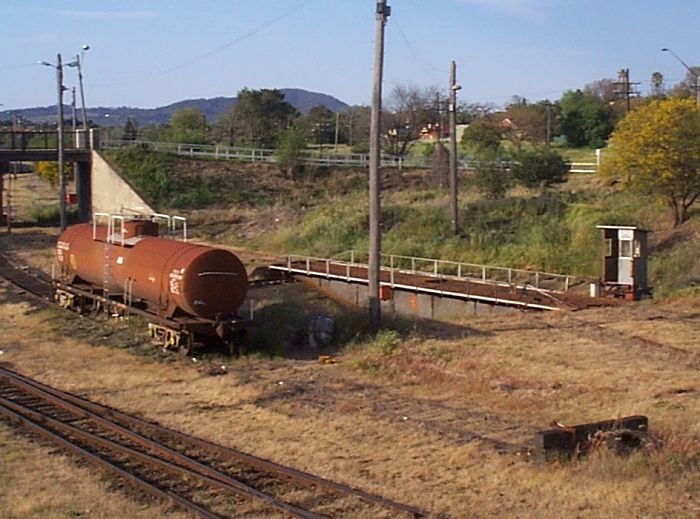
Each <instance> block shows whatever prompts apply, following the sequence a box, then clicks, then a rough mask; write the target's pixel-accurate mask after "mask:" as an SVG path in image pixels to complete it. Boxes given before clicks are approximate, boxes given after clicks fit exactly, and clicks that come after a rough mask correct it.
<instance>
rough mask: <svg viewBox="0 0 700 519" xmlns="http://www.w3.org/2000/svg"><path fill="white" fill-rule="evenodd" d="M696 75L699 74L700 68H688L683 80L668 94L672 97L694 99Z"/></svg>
mask: <svg viewBox="0 0 700 519" xmlns="http://www.w3.org/2000/svg"><path fill="white" fill-rule="evenodd" d="M697 74H700V67H697V66H694V67H690V70H688V71H687V72H686V74H685V79H684V80H683V81H681V82H680V83H677V84H676V85H675V86H674V87H673V88H672V89H671V92H670V94H671V95H672V96H674V97H683V98H685V97H693V98H695V88H696V87H697V77H698V76H697Z"/></svg>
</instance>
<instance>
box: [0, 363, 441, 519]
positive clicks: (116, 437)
mask: <svg viewBox="0 0 700 519" xmlns="http://www.w3.org/2000/svg"><path fill="white" fill-rule="evenodd" d="M0 415H2V417H3V418H4V419H5V420H7V421H9V422H11V423H13V424H16V425H19V426H22V427H23V428H24V429H26V430H27V431H29V432H30V433H31V434H32V435H35V436H39V437H41V438H43V439H44V440H47V441H49V442H51V443H53V444H55V445H57V446H59V447H60V448H61V449H63V450H65V451H67V452H69V453H71V454H73V455H75V456H78V457H79V458H80V459H82V460H85V461H87V462H89V463H91V464H93V465H96V466H98V467H100V468H101V469H102V470H104V471H106V472H108V473H110V474H111V475H112V476H113V477H115V478H116V479H117V480H119V481H120V482H122V483H128V484H129V485H131V486H132V487H134V488H136V489H137V490H138V491H140V492H142V493H145V494H147V495H150V496H152V497H154V498H156V499H159V500H164V501H167V502H170V503H172V504H174V505H176V506H178V507H180V508H184V509H186V510H189V511H190V512H192V513H194V514H196V515H197V516H199V517H205V518H214V517H228V516H236V517H245V516H260V515H261V514H262V515H265V516H268V515H272V514H274V513H277V514H278V515H281V516H287V517H298V518H319V517H334V516H338V515H342V516H346V517H358V516H359V517H425V516H427V515H428V514H427V512H425V511H423V510H420V509H418V508H415V507H412V506H409V505H405V504H401V503H397V502H395V501H391V500H388V499H385V498H383V497H380V496H377V495H374V494H370V493H367V492H364V491H361V490H358V489H355V488H352V487H349V486H347V485H344V484H341V483H336V482H333V481H330V480H327V479H322V478H319V477H317V476H314V475H311V474H308V473H305V472H301V471H298V470H295V469H292V468H289V467H285V466H282V465H279V464H276V463H274V462H271V461H268V460H264V459H262V458H258V457H256V456H252V455H250V454H246V453H243V452H241V451H238V450H235V449H232V448H228V447H224V446H221V445H217V444H214V443H212V442H209V441H207V440H203V439H200V438H196V437H193V436H190V435H187V434H184V433H181V432H177V431H174V430H172V429H168V428H165V427H162V426H160V425H157V424H154V423H151V422H148V421H145V420H142V419H140V418H137V417H134V416H130V415H128V414H126V413H122V412H120V411H118V410H116V409H112V408H109V407H107V406H104V405H101V404H97V403H94V402H90V401H88V400H85V399H83V398H80V397H78V396H76V395H73V394H70V393H66V392H63V391H59V390H57V389H54V388H51V387H49V386H46V385H44V384H41V383H39V382H37V381H34V380H31V379H29V378H26V377H24V376H22V375H20V374H18V373H15V372H13V371H10V370H8V369H4V368H0Z"/></svg>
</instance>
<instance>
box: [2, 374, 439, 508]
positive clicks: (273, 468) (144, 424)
mask: <svg viewBox="0 0 700 519" xmlns="http://www.w3.org/2000/svg"><path fill="white" fill-rule="evenodd" d="M0 372H7V373H10V374H12V375H13V377H14V378H16V379H18V380H22V381H24V382H25V383H27V384H29V385H32V386H35V387H37V388H38V389H40V390H42V391H45V392H46V393H49V394H52V395H55V396H57V397H59V398H62V399H64V400H66V401H67V402H70V403H72V404H74V405H76V406H78V407H80V408H82V409H83V410H85V411H90V412H93V413H105V414H107V415H108V416H110V417H114V418H116V419H118V420H123V421H124V422H126V423H128V424H130V425H133V426H135V427H141V428H146V429H149V428H150V429H152V430H155V431H157V432H161V433H164V434H167V435H170V436H171V437H173V438H176V439H177V440H179V441H182V442H188V443H189V444H190V445H193V446H198V447H203V448H206V449H211V450H215V451H217V452H219V453H221V454H224V455H226V456H228V457H229V458H232V459H234V460H239V461H243V462H245V463H248V464H250V465H252V466H255V467H257V468H260V469H262V470H265V471H269V472H272V473H275V474H279V475H281V476H284V477H286V478H289V479H292V480H294V481H295V482H297V483H301V484H304V485H305V486H309V487H322V488H326V489H327V490H330V491H334V492H336V493H339V494H344V495H353V496H356V497H359V498H361V499H363V500H364V501H366V502H370V503H373V504H377V505H380V506H382V507H385V508H392V509H395V510H399V511H402V512H407V513H411V514H414V515H417V516H425V515H428V513H427V512H426V511H424V510H421V509H419V508H416V507H412V506H409V505H405V504H402V503H397V502H395V501H391V500H389V499H386V498H383V497H381V496H377V495H374V494H370V493H368V492H364V491H362V490H359V489H356V488H353V487H350V486H347V485H343V484H342V483H336V482H334V481H330V480H327V479H324V478H320V477H318V476H314V475H312V474H308V473H306V472H301V471H299V470H296V469H293V468H290V467H285V466H283V465H279V464H277V463H275V462H273V461H269V460H265V459H263V458H259V457H257V456H254V455H252V454H247V453H245V452H242V451H239V450H237V449H233V448H231V447H225V446H222V445H217V444H215V443H212V442H210V441H208V440H205V439H202V438H197V437H195V436H191V435H188V434H185V433H182V432H179V431H175V430H172V429H168V428H166V427H162V426H160V425H156V424H153V423H151V422H148V421H146V420H143V419H141V418H137V417H135V416H131V415H128V414H126V413H123V412H122V411H119V410H117V409H114V408H111V407H109V406H106V405H103V404H98V403H96V402H91V401H89V400H85V399H84V398H81V397H79V396H77V395H73V394H71V393H66V392H64V391H60V390H58V389H55V388H52V387H50V386H46V385H45V384H42V383H41V382H38V381H35V380H32V379H29V378H27V377H24V376H23V375H20V374H19V373H15V372H12V371H10V370H6V369H3V368H0Z"/></svg>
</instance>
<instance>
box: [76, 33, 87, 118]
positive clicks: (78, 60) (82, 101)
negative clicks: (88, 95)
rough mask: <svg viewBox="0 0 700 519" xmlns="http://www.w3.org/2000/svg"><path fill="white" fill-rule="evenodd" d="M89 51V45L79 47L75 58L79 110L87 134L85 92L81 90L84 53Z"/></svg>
mask: <svg viewBox="0 0 700 519" xmlns="http://www.w3.org/2000/svg"><path fill="white" fill-rule="evenodd" d="M88 50H90V45H83V46H82V47H81V51H80V55H77V54H76V56H75V63H76V64H77V67H78V83H79V84H80V108H81V115H82V119H83V130H85V132H87V129H88V127H87V113H86V112H85V90H83V60H84V59H85V51H88Z"/></svg>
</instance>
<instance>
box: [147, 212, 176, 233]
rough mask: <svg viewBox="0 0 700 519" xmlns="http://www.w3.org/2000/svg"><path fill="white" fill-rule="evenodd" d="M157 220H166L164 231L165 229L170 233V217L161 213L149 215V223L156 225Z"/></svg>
mask: <svg viewBox="0 0 700 519" xmlns="http://www.w3.org/2000/svg"><path fill="white" fill-rule="evenodd" d="M158 220H167V225H166V229H167V231H168V233H170V226H171V223H170V215H169V214H163V213H153V214H152V215H151V221H152V222H153V223H155V224H158Z"/></svg>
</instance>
